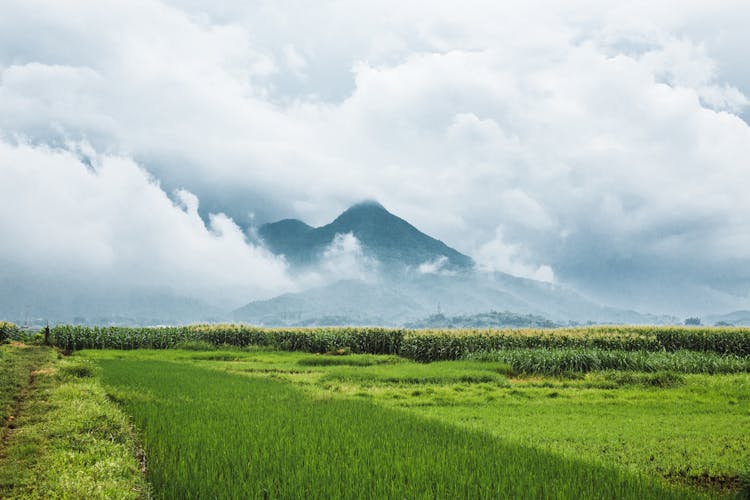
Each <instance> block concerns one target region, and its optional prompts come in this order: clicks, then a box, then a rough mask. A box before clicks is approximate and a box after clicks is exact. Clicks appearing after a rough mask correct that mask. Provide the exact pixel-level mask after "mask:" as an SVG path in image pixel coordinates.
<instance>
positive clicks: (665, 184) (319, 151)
mask: <svg viewBox="0 0 750 500" xmlns="http://www.w3.org/2000/svg"><path fill="white" fill-rule="evenodd" d="M217 5H220V6H217ZM0 12H1V14H0V234H2V244H0V264H1V265H3V266H5V267H6V269H9V268H13V269H14V271H16V272H19V273H23V272H25V271H24V270H27V271H28V272H31V270H33V272H34V273H36V274H49V275H59V276H64V275H68V274H72V273H75V274H77V275H78V276H87V275H91V276H97V277H99V278H101V277H105V276H106V277H107V278H108V279H112V280H117V281H119V282H122V283H130V284H135V285H142V284H148V283H154V284H158V285H159V286H163V287H171V288H174V289H179V290H182V291H184V293H186V294H190V295H192V296H198V297H200V296H205V295H208V294H212V295H215V296H216V295H221V296H222V297H224V299H225V300H226V301H228V302H234V303H236V304H240V303H244V302H246V301H247V300H249V299H252V298H262V297H268V296H272V295H274V294H276V293H279V292H281V291H287V290H296V289H300V288H302V287H304V286H305V284H306V283H307V284H309V282H300V281H299V279H296V278H293V277H290V276H289V273H288V270H287V269H286V267H285V264H284V262H283V261H282V260H280V259H278V258H276V257H274V256H272V255H270V254H269V253H268V252H266V251H264V250H263V249H262V248H258V247H255V246H253V245H252V244H249V243H248V242H247V241H246V239H245V236H244V233H245V231H246V230H247V229H248V228H249V227H251V226H253V225H258V224H260V223H263V222H267V221H270V220H275V219H278V218H285V217H298V218H301V219H303V220H305V221H306V222H308V223H311V224H314V225H320V224H324V223H326V222H329V221H330V220H331V219H332V218H333V217H335V216H336V215H337V214H338V213H339V212H341V211H342V210H344V209H345V208H346V207H348V206H349V205H350V204H352V203H353V202H356V201H359V200H361V199H365V198H374V199H377V200H378V201H380V202H381V203H383V204H384V205H385V206H386V208H388V209H389V210H390V211H391V212H394V213H396V214H397V215H399V216H401V217H403V218H405V219H407V220H408V221H410V222H412V223H413V224H415V225H416V226H417V227H418V228H420V229H422V230H423V231H425V232H427V233H428V234H431V235H432V236H435V237H437V238H440V239H442V240H443V241H445V242H446V243H447V244H449V245H450V246H453V247H455V248H457V249H458V250H460V251H462V252H465V253H467V254H469V255H472V256H473V257H474V258H475V259H476V260H477V262H478V263H479V265H480V266H481V267H482V268H483V269H487V270H499V271H505V272H510V273H513V274H516V275H519V276H524V277H531V278H536V279H541V280H546V281H554V282H557V283H563V284H570V285H572V286H575V287H577V288H578V289H580V290H582V291H584V292H585V293H587V294H589V295H590V296H591V297H593V298H595V299H600V300H601V301H603V302H607V301H608V302H611V303H613V304H617V305H621V306H628V307H633V308H638V309H641V310H645V311H654V312H674V313H683V312H686V311H689V310H696V311H708V310H715V309H719V310H722V309H733V308H747V309H750V299H748V297H750V196H749V195H748V192H749V190H750V126H748V121H750V106H749V104H750V99H749V96H750V65H748V64H747V61H748V59H749V58H750V54H749V53H748V52H749V51H748V47H750V32H749V31H748V29H747V27H748V25H749V23H750V4H748V2H747V1H721V0H703V1H690V0H686V1H683V2H679V6H677V4H676V3H675V2H673V1H655V0H649V1H633V2H621V1H602V0H597V1H576V0H572V1H571V0H565V1H562V0H561V1H523V2H520V1H519V2H497V1H487V2H479V1H478V2H461V3H459V2H440V1H435V0H431V1H425V2H417V1H415V2H401V1H389V0H379V1H377V2H357V1H351V2H339V1H335V2H333V1H331V2H327V1H322V0H321V1H318V2H305V1H283V0H273V1H267V2H265V1H256V2H248V1H242V2H240V1H237V2H234V5H232V2H215V1H209V0H192V1H187V0H186V1H177V0H173V1H172V0H170V1H156V0H130V1H128V2H121V1H108V0H99V1H96V2H90V1H83V0H80V1H77V0H67V1H65V2H59V1H46V2H45V1H34V0H19V1H15V0H0ZM210 213H211V214H214V215H211V216H209V214H210ZM224 299H222V300H224Z"/></svg>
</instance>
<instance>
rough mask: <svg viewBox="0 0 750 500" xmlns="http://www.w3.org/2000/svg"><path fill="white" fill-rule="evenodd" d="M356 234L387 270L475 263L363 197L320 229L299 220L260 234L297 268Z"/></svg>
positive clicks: (267, 227)
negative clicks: (340, 238) (343, 237)
mask: <svg viewBox="0 0 750 500" xmlns="http://www.w3.org/2000/svg"><path fill="white" fill-rule="evenodd" d="M347 233H351V234H353V235H354V236H355V237H356V238H357V240H359V243H360V245H361V246H362V249H363V252H364V254H365V255H366V256H368V257H372V258H375V259H377V260H378V261H379V262H380V263H381V264H382V265H383V266H384V269H385V270H391V271H400V270H401V269H402V268H403V267H404V266H406V267H411V268H418V267H419V266H420V265H422V264H425V263H437V264H439V265H440V266H441V269H444V270H448V271H465V270H469V269H471V268H472V267H473V266H474V261H473V260H472V259H471V257H468V256H467V255H464V254H462V253H460V252H458V251H456V250H454V249H453V248H451V247H449V246H448V245H446V244H445V243H443V242H442V241H440V240H437V239H435V238H432V237H430V236H428V235H426V234H424V233H423V232H421V231H419V230H418V229H417V228H415V227H414V226H412V225H411V224H409V223H408V222H406V221H405V220H404V219H401V218H400V217H397V216H395V215H393V214H392V213H390V212H389V211H388V210H386V209H385V208H384V207H383V206H382V205H381V204H380V203H377V202H375V201H364V202H361V203H358V204H356V205H354V206H352V207H350V208H349V209H348V210H346V211H345V212H343V213H342V214H341V215H339V216H338V217H337V218H336V219H335V220H334V221H333V222H331V223H330V224H327V225H325V226H322V227H317V228H314V227H311V226H309V225H307V224H305V223H304V222H302V221H300V220H296V219H284V220H281V221H279V222H274V223H270V224H264V225H263V226H261V227H260V228H259V230H258V234H259V236H260V237H261V239H262V240H263V242H264V243H265V245H266V246H267V247H268V248H269V249H270V250H271V251H272V252H274V253H275V254H279V255H284V256H285V257H286V259H287V261H288V262H290V263H291V264H293V265H296V266H308V265H314V264H315V263H316V262H317V261H318V259H319V258H320V257H321V255H322V254H323V252H324V251H325V249H326V248H327V247H328V246H329V245H330V244H331V242H333V240H334V238H335V236H336V235H337V234H347Z"/></svg>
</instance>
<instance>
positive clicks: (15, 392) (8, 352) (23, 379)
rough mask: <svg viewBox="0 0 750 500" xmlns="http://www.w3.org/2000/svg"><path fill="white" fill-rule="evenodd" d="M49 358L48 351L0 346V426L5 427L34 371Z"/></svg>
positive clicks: (35, 348)
mask: <svg viewBox="0 0 750 500" xmlns="http://www.w3.org/2000/svg"><path fill="white" fill-rule="evenodd" d="M48 358H49V350H48V349H40V348H37V347H27V346H21V345H1V346H0V425H5V424H6V423H7V422H8V420H9V419H10V417H13V418H15V415H14V414H13V413H14V411H15V407H16V406H17V405H18V403H19V398H20V397H21V394H22V391H23V390H24V389H25V387H26V386H27V385H28V384H29V380H30V379H31V377H32V372H33V370H34V369H36V368H38V367H39V366H41V365H42V364H43V363H45V362H46V361H47V360H48Z"/></svg>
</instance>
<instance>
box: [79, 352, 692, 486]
mask: <svg viewBox="0 0 750 500" xmlns="http://www.w3.org/2000/svg"><path fill="white" fill-rule="evenodd" d="M88 354H89V353H84V355H86V356H88ZM139 354H141V353H140V352H133V353H129V355H127V356H122V355H113V354H112V353H107V352H104V353H95V354H94V355H93V356H92V357H98V358H99V364H100V365H101V367H102V369H103V380H104V381H105V383H106V386H107V390H108V392H109V393H110V394H111V395H112V397H113V398H115V399H116V400H117V401H118V402H120V404H122V405H123V407H124V408H125V409H126V410H127V411H128V412H129V413H131V414H132V415H133V417H134V421H135V423H136V425H137V427H138V428H139V430H140V432H141V436H142V438H143V442H144V447H145V450H146V453H147V456H148V457H149V473H148V477H149V480H150V481H151V483H152V484H153V486H154V488H155V491H156V493H157V494H158V495H159V496H163V497H167V498H184V497H200V498H248V497H264V498H267V497H272V498H279V497H283V498H355V497H356V498H360V497H368V498H404V497H406V498H497V497H544V498H677V497H684V496H689V495H688V494H687V493H686V492H685V491H681V490H674V489H670V488H666V487H665V486H663V485H659V484H655V483H654V482H653V481H651V480H648V479H646V478H643V477H642V476H639V475H637V474H632V473H627V472H624V471H619V470H616V469H615V468H613V467H609V466H603V465H596V464H591V463H582V462H581V461H578V460H573V459H570V458H563V457H560V456H556V455H553V454H550V453H548V452H546V451H544V450H541V449H539V448H530V447H525V446H519V445H516V444H512V443H509V442H507V441H506V440H502V439H495V438H488V436H487V434H486V433H483V432H478V431H476V430H474V431H472V430H467V429H461V428H458V427H456V426H453V425H448V424H446V423H444V422H440V421H436V420H434V419H424V418H420V417H418V416H415V415H414V414H412V413H409V412H405V411H403V410H395V409H390V408H386V407H384V406H381V405H374V404H371V403H370V402H367V401H360V400H356V399H352V398H346V397H331V396H330V395H329V394H328V393H327V392H326V391H323V390H318V391H317V392H315V391H312V392H311V391H310V389H311V388H309V387H308V388H307V389H306V390H301V389H300V388H297V387H295V386H294V385H293V384H290V383H287V382H284V381H282V380H274V379H272V378H270V375H269V373H270V372H260V371H259V372H252V376H247V375H245V376H242V375H238V374H236V373H230V372H228V371H226V370H221V369H219V368H225V369H226V368H228V369H230V370H235V369H237V368H238V367H240V366H241V365H243V364H244V365H245V368H249V367H250V366H249V365H254V366H255V367H257V368H259V369H260V368H266V369H268V368H270V367H273V366H276V369H278V370H279V373H281V372H285V371H290V372H291V371H294V370H295V367H297V368H299V367H300V364H299V362H300V361H302V360H303V359H309V357H307V358H306V357H302V356H297V357H296V358H292V359H284V356H279V355H278V354H277V353H267V354H265V353H251V354H247V355H245V354H244V353H243V354H242V355H241V356H240V357H243V356H244V361H236V360H233V361H217V360H205V359H204V360H193V361H189V357H188V356H189V355H190V354H191V353H189V352H187V351H182V352H172V353H169V355H167V356H166V358H167V360H156V359H153V358H154V356H153V355H152V354H151V353H146V355H145V357H146V358H152V359H138V356H139ZM118 358H119V359H118ZM407 365H412V364H411V363H395V364H392V365H383V366H382V368H384V369H387V368H392V369H394V370H397V371H399V372H400V373H402V374H408V373H412V372H410V370H412V369H413V366H411V367H409V366H407ZM208 367H213V368H214V369H208ZM315 368H316V369H323V370H343V369H350V370H375V369H376V368H377V369H380V368H381V366H380V365H369V366H365V367H362V366H341V365H338V366H332V367H321V366H319V365H318V366H316V367H315ZM477 370H478V369H477ZM488 373H491V372H490V371H488ZM303 375H305V376H308V377H311V378H315V377H320V376H322V374H321V373H319V372H317V371H307V372H303ZM410 376H411V375H408V377H410ZM498 376H499V375H498ZM408 377H407V378H408ZM375 379H377V377H375ZM375 381H376V382H378V383H386V384H390V383H392V382H389V381H387V380H375ZM441 383H442V381H441Z"/></svg>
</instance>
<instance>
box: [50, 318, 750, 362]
mask: <svg viewBox="0 0 750 500" xmlns="http://www.w3.org/2000/svg"><path fill="white" fill-rule="evenodd" d="M50 341H51V343H52V344H53V345H55V346H57V347H59V348H61V349H64V350H68V351H75V350H79V349H142V348H149V349H168V348H175V347H178V346H180V345H181V344H183V343H186V342H207V343H210V344H212V345H214V346H222V345H229V346H236V347H246V346H263V347H268V348H272V349H278V350H285V351H304V352H312V353H326V352H332V351H336V350H338V349H348V350H350V351H351V352H353V353H363V354H365V353H366V354H397V355H400V356H403V357H406V358H409V359H413V360H416V361H421V362H430V361H439V360H452V359H461V358H463V357H465V356H467V355H469V354H471V353H479V352H494V351H508V350H510V351H513V350H519V349H573V350H576V349H577V350H592V349H594V350H598V351H621V352H675V351H682V350H684V351H695V352H705V353H714V354H718V355H722V356H739V357H747V356H750V328H710V327H708V328H706V327H704V328H690V327H640V326H606V327H603V326H599V327H586V328H560V329H555V330H548V329H546V330H542V329H539V330H535V329H522V330H405V329H393V328H370V327H348V328H260V327H254V326H247V325H238V324H217V325H190V326H179V327H148V328H127V327H87V326H67V325H65V326H56V327H54V328H53V329H52V331H51V335H50Z"/></svg>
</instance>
